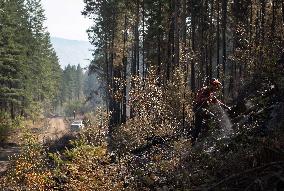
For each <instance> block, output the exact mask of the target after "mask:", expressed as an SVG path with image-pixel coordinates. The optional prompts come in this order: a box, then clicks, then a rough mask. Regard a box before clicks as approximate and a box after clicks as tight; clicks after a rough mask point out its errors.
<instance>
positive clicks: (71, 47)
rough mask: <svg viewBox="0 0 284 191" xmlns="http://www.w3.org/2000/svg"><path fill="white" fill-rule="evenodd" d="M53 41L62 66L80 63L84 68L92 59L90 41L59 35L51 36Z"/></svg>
mask: <svg viewBox="0 0 284 191" xmlns="http://www.w3.org/2000/svg"><path fill="white" fill-rule="evenodd" d="M51 42H52V44H53V47H54V49H55V51H56V54H57V56H58V58H59V63H60V66H61V68H65V67H66V66H67V65H68V64H70V65H77V64H80V65H81V66H82V67H83V68H84V67H86V66H88V65H89V59H91V56H92V54H91V51H90V50H91V48H92V46H91V45H90V43H89V42H87V41H78V40H69V39H64V38H58V37H51Z"/></svg>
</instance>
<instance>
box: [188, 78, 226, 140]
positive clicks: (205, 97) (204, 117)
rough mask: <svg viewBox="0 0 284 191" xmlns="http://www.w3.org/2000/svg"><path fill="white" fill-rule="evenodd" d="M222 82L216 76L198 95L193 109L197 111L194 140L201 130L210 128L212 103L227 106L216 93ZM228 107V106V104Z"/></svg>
mask: <svg viewBox="0 0 284 191" xmlns="http://www.w3.org/2000/svg"><path fill="white" fill-rule="evenodd" d="M221 87H222V84H221V83H220V82H219V81H218V80H217V79H215V78H213V79H211V80H210V82H209V86H205V87H202V88H201V89H200V90H199V91H198V92H197V95H196V99H195V104H194V108H193V111H194V113H195V127H194V128H193V130H192V133H191V136H192V142H193V143H194V142H195V141H196V139H197V138H198V136H199V134H200V132H201V130H206V129H208V120H209V119H210V118H212V117H214V114H213V113H211V112H210V110H209V109H208V108H209V106H210V105H211V104H220V105H223V106H226V105H225V104H223V103H222V102H221V101H219V100H218V99H217V98H216V95H215V94H216V93H217V92H218V91H219V90H220V89H221ZM226 107H227V106H226Z"/></svg>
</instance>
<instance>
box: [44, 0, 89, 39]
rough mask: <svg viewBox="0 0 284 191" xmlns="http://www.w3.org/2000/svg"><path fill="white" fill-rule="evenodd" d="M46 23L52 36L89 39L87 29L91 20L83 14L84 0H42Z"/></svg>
mask: <svg viewBox="0 0 284 191" xmlns="http://www.w3.org/2000/svg"><path fill="white" fill-rule="evenodd" d="M42 6H43V8H44V10H45V16H46V18H47V20H46V22H45V25H46V26H47V30H48V32H49V33H50V34H51V36H52V37H61V38H65V39H71V40H84V41H88V35H87V33H86V30H87V29H88V27H90V26H91V21H90V20H89V19H88V18H85V17H84V16H83V15H81V12H82V10H83V9H84V2H83V0H42Z"/></svg>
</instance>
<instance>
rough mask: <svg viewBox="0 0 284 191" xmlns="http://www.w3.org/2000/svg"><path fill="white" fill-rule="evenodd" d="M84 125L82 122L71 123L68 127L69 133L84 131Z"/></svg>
mask: <svg viewBox="0 0 284 191" xmlns="http://www.w3.org/2000/svg"><path fill="white" fill-rule="evenodd" d="M84 127H85V126H84V124H83V121H82V120H77V121H73V123H72V124H71V126H70V129H71V131H80V130H81V129H84Z"/></svg>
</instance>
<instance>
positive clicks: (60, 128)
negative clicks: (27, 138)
mask: <svg viewBox="0 0 284 191" xmlns="http://www.w3.org/2000/svg"><path fill="white" fill-rule="evenodd" d="M48 120H49V121H48V126H47V127H44V129H43V131H42V132H41V133H40V134H39V141H40V142H43V143H44V142H46V141H50V140H54V139H59V138H60V137H62V136H63V135H64V134H65V133H67V132H68V129H69V128H68V125H67V124H66V123H65V122H64V119H63V118H61V117H56V118H49V119H48Z"/></svg>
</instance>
